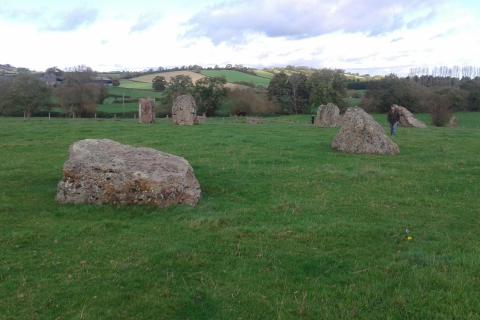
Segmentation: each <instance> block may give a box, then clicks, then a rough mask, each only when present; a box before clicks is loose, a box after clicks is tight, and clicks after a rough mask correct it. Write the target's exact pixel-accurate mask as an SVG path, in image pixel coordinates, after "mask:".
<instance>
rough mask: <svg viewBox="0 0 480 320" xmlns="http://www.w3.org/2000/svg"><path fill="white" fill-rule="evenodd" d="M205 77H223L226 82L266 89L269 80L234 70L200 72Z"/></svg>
mask: <svg viewBox="0 0 480 320" xmlns="http://www.w3.org/2000/svg"><path fill="white" fill-rule="evenodd" d="M202 74H203V75H205V76H207V77H225V79H227V81H228V82H241V81H244V82H250V83H253V84H254V85H256V86H262V87H268V84H269V83H270V79H266V78H262V77H258V76H254V75H251V74H247V73H243V72H239V71H236V70H202Z"/></svg>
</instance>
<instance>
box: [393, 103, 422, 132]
mask: <svg viewBox="0 0 480 320" xmlns="http://www.w3.org/2000/svg"><path fill="white" fill-rule="evenodd" d="M393 108H394V109H395V110H397V112H398V113H399V114H400V125H401V126H402V127H405V128H422V129H423V128H426V127H427V126H426V125H425V123H423V122H422V121H420V120H418V119H417V118H415V116H414V115H413V113H411V112H410V111H409V110H408V109H407V108H405V107H402V106H398V105H396V104H394V105H393Z"/></svg>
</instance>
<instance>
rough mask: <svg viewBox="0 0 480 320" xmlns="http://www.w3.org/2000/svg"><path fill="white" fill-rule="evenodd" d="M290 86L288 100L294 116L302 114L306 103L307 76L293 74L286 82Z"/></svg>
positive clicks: (307, 94) (307, 93)
mask: <svg viewBox="0 0 480 320" xmlns="http://www.w3.org/2000/svg"><path fill="white" fill-rule="evenodd" d="M287 83H288V85H289V86H290V99H291V102H292V109H293V112H294V113H295V114H299V113H303V112H304V111H305V107H306V104H307V102H308V96H309V92H308V88H307V76H306V75H305V74H304V73H301V72H299V73H293V74H292V75H291V76H289V77H288V81H287Z"/></svg>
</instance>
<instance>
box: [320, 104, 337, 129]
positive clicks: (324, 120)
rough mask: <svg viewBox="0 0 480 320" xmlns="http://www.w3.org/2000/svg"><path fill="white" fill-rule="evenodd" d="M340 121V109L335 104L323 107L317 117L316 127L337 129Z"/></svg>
mask: <svg viewBox="0 0 480 320" xmlns="http://www.w3.org/2000/svg"><path fill="white" fill-rule="evenodd" d="M340 119H341V117H340V109H339V108H338V107H337V106H336V105H335V104H333V103H328V104H326V105H321V106H320V107H318V111H317V116H316V117H315V127H318V128H336V127H338V126H339V123H340Z"/></svg>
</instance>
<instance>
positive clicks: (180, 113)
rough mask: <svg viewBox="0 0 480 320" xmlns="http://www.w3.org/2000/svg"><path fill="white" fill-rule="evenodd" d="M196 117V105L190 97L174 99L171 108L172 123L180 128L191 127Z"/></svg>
mask: <svg viewBox="0 0 480 320" xmlns="http://www.w3.org/2000/svg"><path fill="white" fill-rule="evenodd" d="M196 117H197V104H196V103H195V99H194V98H193V97H192V96H191V95H189V94H185V95H181V96H178V97H176V98H175V100H174V101H173V106H172V121H173V123H175V124H177V125H181V126H193V125H194V124H195V120H196ZM198 123H199V122H197V124H198Z"/></svg>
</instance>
